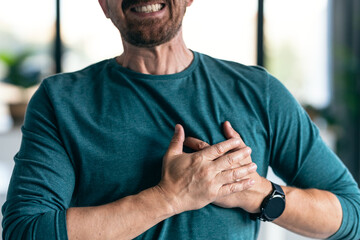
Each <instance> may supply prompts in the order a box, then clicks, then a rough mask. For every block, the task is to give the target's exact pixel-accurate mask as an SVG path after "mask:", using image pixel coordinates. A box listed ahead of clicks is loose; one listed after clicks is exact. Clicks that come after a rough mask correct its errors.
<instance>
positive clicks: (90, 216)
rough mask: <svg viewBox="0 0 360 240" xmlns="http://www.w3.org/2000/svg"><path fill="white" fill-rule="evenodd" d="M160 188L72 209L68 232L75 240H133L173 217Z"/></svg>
mask: <svg viewBox="0 0 360 240" xmlns="http://www.w3.org/2000/svg"><path fill="white" fill-rule="evenodd" d="M173 212H174V211H173V209H172V208H171V206H170V205H169V204H168V202H167V201H166V199H165V198H164V197H163V196H162V194H161V193H160V191H158V190H157V188H149V189H147V190H144V191H142V192H140V193H139V194H136V195H132V196H128V197H125V198H122V199H120V200H118V201H115V202H113V203H109V204H106V205H102V206H98V207H83V208H70V209H69V210H68V211H67V216H66V221H67V231H68V237H69V240H72V239H109V240H110V239H132V238H135V237H136V236H139V235H140V234H142V233H143V232H145V231H146V230H148V229H149V228H151V227H152V226H154V225H156V224H157V223H159V222H161V221H162V220H164V219H166V218H169V217H171V216H172V215H173Z"/></svg>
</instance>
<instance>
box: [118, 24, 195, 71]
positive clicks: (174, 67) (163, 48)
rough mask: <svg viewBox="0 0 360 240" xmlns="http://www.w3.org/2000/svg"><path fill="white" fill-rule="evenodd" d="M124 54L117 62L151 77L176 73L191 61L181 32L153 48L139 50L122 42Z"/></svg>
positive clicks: (190, 53) (191, 58)
mask: <svg viewBox="0 0 360 240" xmlns="http://www.w3.org/2000/svg"><path fill="white" fill-rule="evenodd" d="M123 45H124V52H123V54H121V55H120V56H119V57H117V59H116V60H117V62H118V63H119V64H120V65H122V66H123V67H125V68H129V69H131V70H133V71H135V72H140V73H144V74H153V75H165V74H173V73H178V72H181V71H183V70H184V69H186V68H187V67H188V66H189V65H190V64H191V62H192V60H193V57H194V56H193V54H192V52H191V51H190V50H189V49H188V48H187V47H186V46H185V43H184V40H183V38H182V32H181V30H180V31H179V33H178V34H177V35H176V36H175V37H174V38H173V39H172V40H170V41H169V42H167V43H164V44H162V45H159V46H156V47H153V48H140V47H136V46H133V45H130V44H129V43H127V42H125V41H123Z"/></svg>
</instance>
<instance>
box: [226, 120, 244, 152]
mask: <svg viewBox="0 0 360 240" xmlns="http://www.w3.org/2000/svg"><path fill="white" fill-rule="evenodd" d="M224 134H225V137H226V138H227V139H230V138H240V139H241V145H240V147H241V148H243V147H246V144H245V143H244V141H243V140H242V138H241V137H240V134H239V133H238V132H236V131H235V130H234V129H233V128H232V126H231V124H230V122H229V121H226V122H225V123H224Z"/></svg>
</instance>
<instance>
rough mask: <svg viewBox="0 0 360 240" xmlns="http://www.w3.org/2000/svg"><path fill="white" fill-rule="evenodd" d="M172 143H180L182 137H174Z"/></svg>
mask: <svg viewBox="0 0 360 240" xmlns="http://www.w3.org/2000/svg"><path fill="white" fill-rule="evenodd" d="M171 142H172V143H178V142H180V136H177V135H175V136H173V137H172V139H171Z"/></svg>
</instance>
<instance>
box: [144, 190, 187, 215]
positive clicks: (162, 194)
mask: <svg viewBox="0 0 360 240" xmlns="http://www.w3.org/2000/svg"><path fill="white" fill-rule="evenodd" d="M151 190H152V191H153V194H154V195H155V196H156V199H157V200H158V201H159V203H161V205H162V206H163V207H165V210H166V212H167V213H168V214H169V215H170V216H173V215H176V214H179V213H180V212H181V211H180V210H179V208H178V207H177V205H178V204H176V200H175V197H172V196H171V195H170V194H168V193H167V192H166V191H165V190H164V189H163V188H162V187H161V186H160V185H156V186H154V187H152V188H151Z"/></svg>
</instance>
